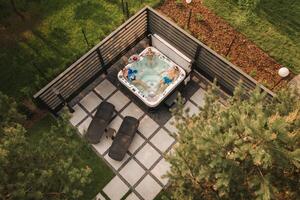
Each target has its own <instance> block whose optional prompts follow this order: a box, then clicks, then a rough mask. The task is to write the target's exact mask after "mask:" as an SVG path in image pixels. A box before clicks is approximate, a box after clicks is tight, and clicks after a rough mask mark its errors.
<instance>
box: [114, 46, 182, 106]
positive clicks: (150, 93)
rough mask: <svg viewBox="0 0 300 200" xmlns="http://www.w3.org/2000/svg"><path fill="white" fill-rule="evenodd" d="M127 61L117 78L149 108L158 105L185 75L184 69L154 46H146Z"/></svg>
mask: <svg viewBox="0 0 300 200" xmlns="http://www.w3.org/2000/svg"><path fill="white" fill-rule="evenodd" d="M149 52H151V53H152V54H149ZM149 55H150V56H149ZM128 61H129V64H128V65H126V66H125V68H124V69H123V70H121V71H120V72H119V73H118V79H119V81H120V82H121V83H122V84H123V85H124V86H126V87H127V88H128V89H129V90H130V91H131V92H132V93H134V94H135V95H136V96H137V97H138V98H139V99H140V100H142V101H143V102H144V103H145V104H146V105H147V106H148V107H151V108H154V107H157V106H158V105H160V103H162V102H163V101H164V100H165V99H166V97H168V95H169V94H170V93H171V92H172V91H173V90H174V89H175V88H177V86H178V85H179V84H180V83H181V82H182V81H183V80H184V79H185V76H186V72H185V70H184V69H182V68H181V67H180V66H178V65H177V64H175V63H174V62H173V61H171V60H170V59H169V58H167V57H166V56H165V55H163V54H162V53H161V52H160V51H158V50H157V49H156V48H154V47H147V48H146V49H144V50H143V51H142V52H141V53H140V54H139V55H135V56H132V57H130V59H129V60H128ZM129 70H130V71H129ZM128 72H130V73H128Z"/></svg>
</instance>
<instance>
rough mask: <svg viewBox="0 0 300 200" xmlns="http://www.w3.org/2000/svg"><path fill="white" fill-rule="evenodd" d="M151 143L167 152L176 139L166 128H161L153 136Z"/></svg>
mask: <svg viewBox="0 0 300 200" xmlns="http://www.w3.org/2000/svg"><path fill="white" fill-rule="evenodd" d="M150 141H151V143H152V144H154V145H155V146H156V147H157V148H158V149H159V150H160V151H161V152H163V153H164V152H165V151H166V150H167V149H168V148H169V147H170V146H171V145H172V144H173V142H174V141H175V139H174V138H173V137H172V136H170V135H169V133H168V132H167V131H165V130H164V129H160V130H159V131H158V132H157V133H156V134H155V135H154V136H153V137H152V138H151V140H150Z"/></svg>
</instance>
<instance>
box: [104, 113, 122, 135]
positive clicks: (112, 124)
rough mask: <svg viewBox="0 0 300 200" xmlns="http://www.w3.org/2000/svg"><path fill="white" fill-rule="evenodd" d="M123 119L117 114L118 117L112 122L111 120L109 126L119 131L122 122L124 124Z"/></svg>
mask: <svg viewBox="0 0 300 200" xmlns="http://www.w3.org/2000/svg"><path fill="white" fill-rule="evenodd" d="M122 121H123V120H122V118H121V117H119V116H116V117H115V118H114V119H113V120H112V122H110V124H109V125H108V127H110V128H113V129H115V130H116V132H118V130H119V128H120V126H121V124H122Z"/></svg>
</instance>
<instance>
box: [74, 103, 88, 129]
mask: <svg viewBox="0 0 300 200" xmlns="http://www.w3.org/2000/svg"><path fill="white" fill-rule="evenodd" d="M73 109H74V111H75V112H74V113H72V114H71V118H70V122H71V124H72V125H73V126H76V125H77V124H78V123H79V122H80V121H81V120H83V118H85V117H86V116H87V113H86V112H85V111H84V110H83V109H82V108H81V107H80V106H79V105H76V106H74V107H73Z"/></svg>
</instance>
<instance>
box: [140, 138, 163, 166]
mask: <svg viewBox="0 0 300 200" xmlns="http://www.w3.org/2000/svg"><path fill="white" fill-rule="evenodd" d="M135 157H136V158H137V159H138V160H139V161H140V162H141V163H142V164H143V165H144V166H145V167H146V168H147V169H150V168H151V166H152V165H153V164H154V162H155V161H156V160H157V159H158V158H159V157H160V154H159V153H158V152H157V151H156V150H155V149H154V148H153V147H152V146H151V145H150V144H149V143H147V144H146V145H145V146H143V148H142V149H141V150H139V151H138V153H137V154H136V155H135Z"/></svg>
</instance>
